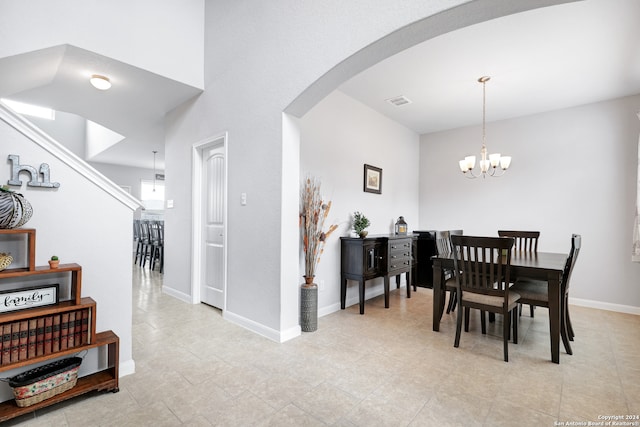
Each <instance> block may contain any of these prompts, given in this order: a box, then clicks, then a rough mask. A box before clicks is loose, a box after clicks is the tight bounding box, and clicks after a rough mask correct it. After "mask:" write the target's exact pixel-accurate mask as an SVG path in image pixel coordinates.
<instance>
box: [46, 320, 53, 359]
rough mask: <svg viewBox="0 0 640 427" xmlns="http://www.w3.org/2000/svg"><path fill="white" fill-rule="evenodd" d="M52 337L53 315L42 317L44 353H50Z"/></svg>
mask: <svg viewBox="0 0 640 427" xmlns="http://www.w3.org/2000/svg"><path fill="white" fill-rule="evenodd" d="M52 338H53V316H47V317H45V318H44V354H51V348H52V346H51V340H52Z"/></svg>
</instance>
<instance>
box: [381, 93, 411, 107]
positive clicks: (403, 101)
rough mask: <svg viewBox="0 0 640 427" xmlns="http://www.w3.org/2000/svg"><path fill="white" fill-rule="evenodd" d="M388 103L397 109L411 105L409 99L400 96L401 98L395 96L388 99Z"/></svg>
mask: <svg viewBox="0 0 640 427" xmlns="http://www.w3.org/2000/svg"><path fill="white" fill-rule="evenodd" d="M387 102H389V103H391V104H393V105H395V106H396V107H399V106H401V105H405V104H411V100H410V99H409V98H407V97H406V96H404V95H400V96H395V97H393V98H389V99H387Z"/></svg>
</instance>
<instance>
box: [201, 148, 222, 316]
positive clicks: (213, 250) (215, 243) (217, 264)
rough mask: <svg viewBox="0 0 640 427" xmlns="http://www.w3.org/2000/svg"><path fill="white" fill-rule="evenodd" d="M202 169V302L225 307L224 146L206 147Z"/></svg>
mask: <svg viewBox="0 0 640 427" xmlns="http://www.w3.org/2000/svg"><path fill="white" fill-rule="evenodd" d="M202 162H203V164H202V170H203V186H202V193H203V194H202V196H203V203H202V206H203V209H204V212H203V215H202V218H203V219H204V221H203V230H202V232H203V244H204V248H203V257H202V258H203V259H204V261H205V262H204V265H203V272H202V274H203V276H202V277H203V280H202V287H201V290H200V299H201V301H202V302H204V303H206V304H209V305H212V306H214V307H218V308H220V309H223V308H224V282H225V277H224V212H225V205H224V202H225V198H224V190H225V170H224V166H225V162H224V147H220V146H218V147H214V148H205V149H204V150H203V156H202Z"/></svg>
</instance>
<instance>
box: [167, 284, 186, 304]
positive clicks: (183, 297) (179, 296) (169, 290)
mask: <svg viewBox="0 0 640 427" xmlns="http://www.w3.org/2000/svg"><path fill="white" fill-rule="evenodd" d="M162 292H163V293H165V294H167V295H170V296H172V297H174V298H177V299H179V300H180V301H184V302H186V303H187V304H193V300H192V299H191V295H188V294H185V293H184V292H180V291H176V290H175V289H173V288H169V287H167V286H162Z"/></svg>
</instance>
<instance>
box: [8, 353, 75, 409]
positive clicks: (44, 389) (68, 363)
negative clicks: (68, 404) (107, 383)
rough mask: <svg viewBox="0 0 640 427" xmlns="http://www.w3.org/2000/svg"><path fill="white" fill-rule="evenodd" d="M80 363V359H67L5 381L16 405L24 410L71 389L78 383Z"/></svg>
mask: <svg viewBox="0 0 640 427" xmlns="http://www.w3.org/2000/svg"><path fill="white" fill-rule="evenodd" d="M81 363H82V358H81V357H69V358H66V359H61V360H57V361H55V362H52V363H49V364H46V365H43V366H39V367H37V368H34V369H31V370H28V371H26V372H23V373H21V374H18V375H16V376H15V377H11V378H8V379H5V381H7V382H8V383H9V385H10V386H11V388H12V389H13V396H14V397H15V398H16V404H17V405H18V406H19V407H21V408H24V407H26V406H31V405H34V404H36V403H39V402H42V401H43V400H46V399H49V398H51V397H53V396H55V395H57V394H60V393H63V392H65V391H67V390H69V389H71V388H73V387H74V386H75V385H76V382H77V381H78V369H80V364H81Z"/></svg>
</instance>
